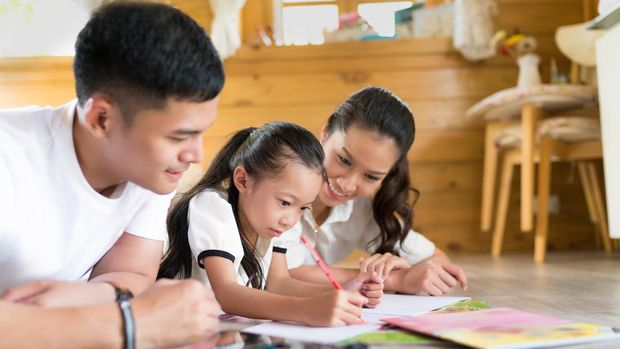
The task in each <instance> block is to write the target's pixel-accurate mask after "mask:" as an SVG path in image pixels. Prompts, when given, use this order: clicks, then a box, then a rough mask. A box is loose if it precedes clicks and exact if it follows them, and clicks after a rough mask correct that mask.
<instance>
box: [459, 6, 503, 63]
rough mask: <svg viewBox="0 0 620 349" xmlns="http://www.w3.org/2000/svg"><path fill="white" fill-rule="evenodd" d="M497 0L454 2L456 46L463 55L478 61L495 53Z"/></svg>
mask: <svg viewBox="0 0 620 349" xmlns="http://www.w3.org/2000/svg"><path fill="white" fill-rule="evenodd" d="M497 12H498V8H497V4H496V3H495V0H456V2H455V3H454V37H453V40H454V48H456V49H457V50H458V51H459V52H461V54H462V55H463V57H465V58H466V59H469V60H471V61H477V60H481V59H485V58H489V57H492V56H493V55H495V48H494V47H492V46H491V39H492V38H493V34H494V33H495V29H494V25H493V17H494V16H495V15H497Z"/></svg>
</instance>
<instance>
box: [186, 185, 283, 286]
mask: <svg viewBox="0 0 620 349" xmlns="http://www.w3.org/2000/svg"><path fill="white" fill-rule="evenodd" d="M187 219H188V220H189V229H188V239H189V245H190V248H191V250H192V256H193V258H192V260H193V262H192V264H193V266H192V278H194V279H197V280H199V281H202V282H204V283H205V284H206V285H208V286H211V285H210V282H209V278H208V277H207V273H206V272H205V270H204V267H203V265H202V261H201V260H202V259H203V258H204V257H208V258H226V259H228V260H230V261H231V262H232V263H233V268H234V270H235V272H236V273H237V282H238V283H239V284H240V285H243V286H246V285H247V283H248V276H247V274H246V273H245V270H244V269H243V267H242V266H241V260H242V259H243V256H244V253H243V245H242V244H241V235H240V233H239V229H238V228H237V222H236V221H235V216H234V214H233V210H232V206H231V205H230V203H228V200H227V195H226V194H225V193H220V192H218V191H215V190H205V191H203V192H201V193H199V194H197V195H196V196H194V197H193V198H192V199H191V200H190V203H189V212H188V217H187ZM255 248H256V252H257V254H258V256H259V257H260V262H261V266H262V268H263V276H264V277H265V280H263V284H265V281H266V278H267V274H268V272H269V266H270V265H271V256H272V253H273V252H272V251H273V250H274V249H275V250H276V252H280V253H286V250H285V249H283V248H280V247H279V246H278V245H275V248H274V240H273V239H264V238H261V237H260V236H259V237H258V240H257V242H256V247H255Z"/></svg>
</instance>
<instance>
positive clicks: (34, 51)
mask: <svg viewBox="0 0 620 349" xmlns="http://www.w3.org/2000/svg"><path fill="white" fill-rule="evenodd" d="M89 4H90V3H89V2H87V1H84V2H82V1H75V0H55V1H49V0H0V24H1V26H2V29H0V57H24V56H72V55H73V51H74V50H73V45H74V42H75V38H76V36H77V34H78V32H79V31H80V29H81V28H82V27H83V26H84V24H86V22H87V21H88V16H89V14H90V10H91V8H90V7H89ZM60 18H62V20H60Z"/></svg>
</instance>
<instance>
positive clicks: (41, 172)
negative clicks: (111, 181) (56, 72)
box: [0, 100, 173, 291]
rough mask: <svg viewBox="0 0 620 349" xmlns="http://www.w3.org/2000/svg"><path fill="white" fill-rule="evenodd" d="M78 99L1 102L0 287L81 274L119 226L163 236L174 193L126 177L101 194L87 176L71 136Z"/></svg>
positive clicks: (110, 241) (102, 252)
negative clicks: (10, 105) (48, 103)
mask: <svg viewBox="0 0 620 349" xmlns="http://www.w3.org/2000/svg"><path fill="white" fill-rule="evenodd" d="M76 105H77V100H74V101H72V102H70V103H68V104H66V105H63V106H61V107H58V108H52V107H45V108H38V107H36V108H34V107H29V108H20V109H7V110H0V217H1V218H0V251H2V253H0V291H2V290H4V289H7V288H9V287H12V286H16V285H18V284H21V283H25V282H29V281H34V280H38V279H43V278H46V279H56V280H80V279H81V278H85V277H86V276H87V275H88V274H89V271H90V270H91V268H92V267H93V266H94V265H95V264H96V263H97V262H98V261H99V260H100V259H101V257H103V256H104V255H105V254H106V252H108V250H109V249H110V248H111V247H112V246H113V245H114V243H115V242H116V241H117V240H118V238H119V237H120V236H121V235H122V234H123V232H128V233H130V234H132V235H136V236H139V237H143V238H147V239H154V240H164V239H165V238H166V225H165V220H166V213H167V210H168V206H169V205H170V199H171V198H172V195H173V194H169V195H157V194H155V193H153V192H151V191H148V190H146V189H144V188H141V187H139V186H137V185H135V184H133V183H126V184H124V185H121V186H119V187H118V188H117V189H116V191H115V192H114V193H113V194H112V195H111V196H110V197H109V198H107V197H104V196H102V195H100V194H99V193H97V192H96V191H95V190H94V189H93V188H92V187H91V186H90V185H89V184H88V182H87V180H86V178H85V177H84V175H83V173H82V170H81V168H80V165H79V163H78V160H77V156H76V153H75V148H74V144H73V132H72V130H73V128H72V125H73V116H74V113H75V108H76Z"/></svg>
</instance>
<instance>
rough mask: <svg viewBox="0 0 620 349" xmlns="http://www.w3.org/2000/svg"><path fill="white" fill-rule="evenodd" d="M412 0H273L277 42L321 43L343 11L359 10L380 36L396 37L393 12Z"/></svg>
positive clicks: (336, 24)
mask: <svg viewBox="0 0 620 349" xmlns="http://www.w3.org/2000/svg"><path fill="white" fill-rule="evenodd" d="M412 4H413V1H384V0H374V1H373V0H274V19H275V20H274V27H275V34H276V42H278V43H279V44H284V45H308V44H312V45H319V44H322V43H324V42H325V32H330V31H335V30H337V29H338V27H339V22H338V18H339V16H340V15H342V14H344V13H350V12H357V13H358V14H359V15H360V17H361V18H362V19H363V20H365V21H366V22H367V23H368V24H369V25H370V26H371V27H372V29H373V30H374V31H375V32H376V34H377V35H378V36H383V37H393V36H394V33H395V30H394V12H396V11H398V10H401V9H405V8H408V7H410V6H411V5H412Z"/></svg>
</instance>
